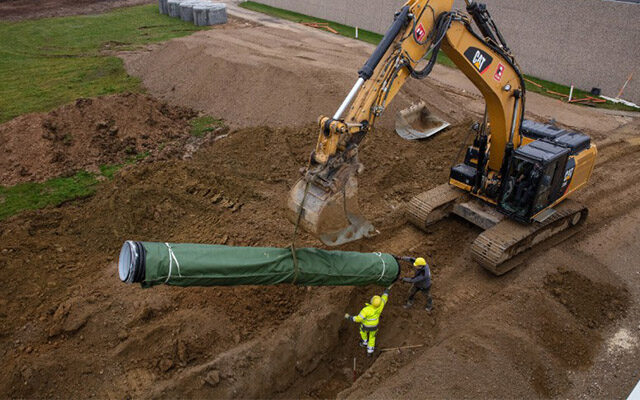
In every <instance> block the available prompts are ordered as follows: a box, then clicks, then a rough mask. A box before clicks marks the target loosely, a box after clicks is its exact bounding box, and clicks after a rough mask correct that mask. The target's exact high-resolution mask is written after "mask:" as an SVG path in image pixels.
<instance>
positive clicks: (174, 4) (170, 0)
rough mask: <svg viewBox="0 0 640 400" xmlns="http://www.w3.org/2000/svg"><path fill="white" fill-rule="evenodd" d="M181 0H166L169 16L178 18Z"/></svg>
mask: <svg viewBox="0 0 640 400" xmlns="http://www.w3.org/2000/svg"><path fill="white" fill-rule="evenodd" d="M182 1H183V0H167V10H168V12H167V14H168V15H169V16H170V17H174V18H180V3H181V2H182Z"/></svg>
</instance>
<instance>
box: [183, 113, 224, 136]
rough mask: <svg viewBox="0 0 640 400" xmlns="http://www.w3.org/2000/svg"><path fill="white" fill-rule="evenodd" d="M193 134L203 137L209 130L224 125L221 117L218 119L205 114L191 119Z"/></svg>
mask: <svg viewBox="0 0 640 400" xmlns="http://www.w3.org/2000/svg"><path fill="white" fill-rule="evenodd" d="M190 123H191V136H195V137H203V136H204V135H205V134H206V133H207V132H212V131H214V130H215V129H217V128H220V127H222V126H224V122H223V121H222V120H221V119H216V118H213V117H210V116H208V115H205V116H203V117H197V118H194V119H192V120H191V122H190Z"/></svg>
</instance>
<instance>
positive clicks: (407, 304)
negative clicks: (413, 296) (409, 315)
mask: <svg viewBox="0 0 640 400" xmlns="http://www.w3.org/2000/svg"><path fill="white" fill-rule="evenodd" d="M412 305H413V301H411V300H409V301H407V302H406V303H405V305H403V306H402V308H404V309H408V308H411V306H412Z"/></svg>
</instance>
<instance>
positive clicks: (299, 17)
mask: <svg viewBox="0 0 640 400" xmlns="http://www.w3.org/2000/svg"><path fill="white" fill-rule="evenodd" d="M240 7H243V8H246V9H248V10H252V11H257V12H261V13H263V14H267V15H271V16H274V17H278V18H282V19H286V20H289V21H293V22H299V23H302V22H323V23H328V24H329V26H330V27H331V28H333V29H335V30H336V31H338V33H340V34H341V35H343V36H347V37H350V38H355V28H354V27H352V26H348V25H342V24H338V23H336V22H333V21H328V20H324V19H321V18H315V17H311V16H308V15H304V14H299V13H296V12H293V11H289V10H283V9H281V8H276V7H271V6H267V5H264V4H260V3H256V2H253V1H245V2H242V3H240ZM358 39H360V40H363V41H365V42H369V43H373V44H378V42H380V40H381V39H382V35H380V34H378V33H375V32H370V31H366V30H363V29H359V31H358ZM437 61H438V63H439V64H442V65H444V66H447V67H450V68H456V65H455V64H454V63H453V61H451V59H449V58H448V57H447V56H446V55H445V54H444V53H443V52H439V53H438V59H437ZM525 77H526V78H527V79H529V80H532V81H534V82H536V83H538V84H541V85H542V86H544V88H546V89H548V90H551V91H554V92H558V93H563V94H567V95H568V94H569V89H570V88H569V87H568V86H565V85H561V84H559V83H555V82H550V81H546V80H544V79H540V78H536V77H533V76H530V75H525ZM525 85H526V89H527V91H529V92H536V93H541V94H543V95H545V96H549V97H554V98H560V96H557V95H554V94H552V93H548V92H547V90H544V89H542V88H539V87H537V86H536V85H533V84H530V83H528V82H525ZM589 95H590V94H589V92H586V91H584V90H580V89H575V88H574V90H573V98H585V97H586V96H589ZM594 97H595V96H594ZM596 107H601V108H609V109H615V110H626V111H638V110H637V109H636V108H633V107H629V106H625V105H624V104H617V103H612V102H610V101H607V102H606V103H599V104H597V105H596Z"/></svg>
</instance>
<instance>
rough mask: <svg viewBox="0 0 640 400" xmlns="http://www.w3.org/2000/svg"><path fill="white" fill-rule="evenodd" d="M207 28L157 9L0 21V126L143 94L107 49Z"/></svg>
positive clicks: (145, 42) (137, 84)
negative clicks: (70, 106)
mask: <svg viewBox="0 0 640 400" xmlns="http://www.w3.org/2000/svg"><path fill="white" fill-rule="evenodd" d="M201 29H206V27H197V26H194V25H193V24H191V23H188V22H184V21H181V20H180V19H176V18H171V17H168V16H166V15H161V14H159V13H158V7H157V6H156V5H145V6H137V7H129V8H121V9H118V10H116V11H112V12H109V13H106V14H99V15H84V16H72V17H61V18H45V19H38V20H31V21H19V22H0V38H2V40H0V76H1V77H2V78H0V123H2V122H5V121H7V120H9V119H11V118H14V117H16V116H18V115H20V114H24V113H28V112H34V111H48V110H51V109H53V108H55V107H57V106H59V105H62V104H65V103H68V102H71V101H73V100H75V99H77V98H78V97H92V96H99V95H105V94H111V93H120V92H125V91H131V92H139V91H142V87H141V86H140V81H139V80H138V79H136V78H133V77H130V76H128V75H127V73H126V72H125V70H124V68H123V65H122V60H120V59H119V58H117V57H115V56H112V55H108V51H107V50H113V49H116V50H121V49H131V48H135V47H136V46H139V45H144V44H148V43H152V42H158V41H162V40H167V39H171V38H174V37H178V36H185V35H188V34H190V33H192V32H194V31H197V30H201Z"/></svg>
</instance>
